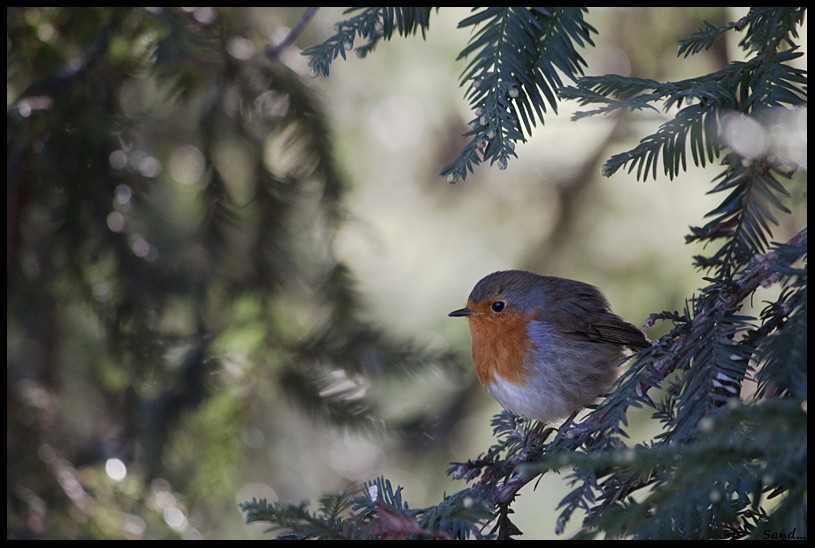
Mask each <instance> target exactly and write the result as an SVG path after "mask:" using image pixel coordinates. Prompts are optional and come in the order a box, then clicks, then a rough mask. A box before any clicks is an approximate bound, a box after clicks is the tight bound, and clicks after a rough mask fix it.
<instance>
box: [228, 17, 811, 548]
mask: <svg viewBox="0 0 815 548" xmlns="http://www.w3.org/2000/svg"><path fill="white" fill-rule="evenodd" d="M366 13H370V12H366ZM804 15H805V9H804V8H753V9H751V10H750V11H749V12H748V13H747V15H745V17H744V18H742V19H740V20H739V21H737V22H734V23H729V24H726V25H722V26H718V25H713V24H711V23H704V27H703V28H702V29H701V30H699V31H698V32H696V33H694V34H693V35H692V36H690V37H689V38H688V39H687V40H683V41H682V42H681V43H680V44H679V47H678V54H679V56H682V57H687V56H689V55H693V54H696V53H699V52H701V51H704V50H706V49H708V48H710V47H711V46H712V45H713V44H714V42H715V41H716V40H719V39H721V37H722V36H723V35H725V34H726V33H731V32H743V33H744V38H743V39H742V40H741V42H740V46H741V47H742V48H743V50H744V51H745V52H746V53H747V55H748V57H749V58H748V59H747V61H745V62H733V63H730V64H728V65H726V66H724V67H723V68H722V69H720V70H718V71H716V72H714V73H711V74H708V75H703V76H700V77H697V78H692V79H688V80H683V81H679V82H666V83H660V82H656V81H652V80H647V79H642V78H632V77H623V76H617V75H608V76H598V77H584V78H576V77H577V76H578V75H579V73H580V72H581V70H580V67H581V65H583V61H582V59H581V58H580V56H579V55H578V54H577V52H576V50H575V48H574V47H573V44H577V45H580V46H583V45H585V44H586V43H588V44H591V40H590V38H589V34H590V32H591V31H592V30H593V29H592V28H591V27H590V26H589V25H588V24H587V23H584V22H583V20H582V17H583V11H582V10H580V9H577V8H574V9H561V10H559V9H526V8H475V9H474V15H472V16H471V17H468V18H466V19H464V20H463V21H462V22H461V23H460V26H463V27H469V26H473V27H475V28H476V29H477V30H475V31H474V34H473V37H472V38H471V41H470V43H469V44H468V46H467V47H466V48H465V50H464V51H463V52H462V54H461V56H460V57H468V58H469V57H470V56H472V59H471V60H470V62H469V64H468V66H467V68H466V69H465V71H464V73H463V76H462V84H463V85H468V86H469V87H468V92H467V97H468V99H469V100H470V102H471V105H472V106H473V108H474V109H479V110H476V117H475V118H474V120H473V124H472V126H471V130H470V131H469V132H468V133H467V135H468V136H471V137H472V140H471V141H470V142H469V143H468V144H467V145H466V146H465V148H464V150H463V152H462V153H461V155H460V156H459V158H458V159H457V160H456V161H455V162H454V163H453V164H451V166H450V167H448V168H445V171H444V172H443V173H445V174H450V175H451V180H455V179H456V178H464V176H465V175H466V173H467V171H468V170H469V171H471V170H472V167H473V166H474V165H476V164H477V163H479V162H480V161H483V160H485V159H487V158H489V159H490V160H491V162H496V161H497V162H498V163H499V166H501V165H504V164H505V163H506V160H507V159H508V157H509V156H510V155H514V154H515V152H514V148H513V147H511V146H510V145H511V144H512V143H514V142H517V141H520V140H523V138H524V132H526V133H527V134H528V133H529V132H530V131H531V129H532V127H533V126H534V124H535V120H540V121H542V120H543V114H544V113H545V112H547V108H552V109H553V110H554V109H555V106H556V102H557V101H556V98H555V93H557V94H559V95H560V96H561V97H562V98H566V99H571V100H576V101H578V102H579V104H581V105H583V106H588V105H599V106H597V108H595V109H594V110H592V111H588V112H583V113H580V114H579V115H578V116H576V118H581V117H584V116H588V115H595V114H606V113H610V112H612V111H616V110H619V109H627V110H641V109H654V110H659V109H660V108H662V109H664V110H665V111H667V112H671V111H672V110H675V109H678V110H676V111H675V113H673V114H672V117H671V119H670V120H668V121H667V122H665V123H664V124H663V125H662V126H661V127H660V128H659V129H658V130H657V131H656V132H655V133H653V134H651V135H648V136H646V137H644V138H643V139H642V141H641V142H640V144H639V145H638V146H636V147H635V148H633V149H632V150H629V151H626V152H622V153H619V154H616V155H615V156H613V157H612V158H611V159H610V160H609V161H608V162H607V163H606V165H605V166H604V168H603V173H604V174H606V175H610V174H612V173H614V172H616V171H617V170H619V169H620V168H622V167H626V166H627V167H628V170H629V172H633V171H634V170H635V169H636V176H637V178H638V179H641V180H646V179H647V178H648V177H649V176H650V177H652V178H656V177H657V174H658V170H659V165H660V159H661V165H662V172H663V173H664V174H665V175H667V176H668V177H669V178H671V179H672V178H674V177H678V176H679V175H680V174H681V173H682V172H683V171H685V170H686V169H687V164H688V159H687V150H688V148H689V149H690V151H691V154H690V156H691V160H692V162H693V164H694V165H697V166H704V165H706V164H709V163H713V162H716V161H721V163H722V164H723V166H724V167H723V170H722V171H721V173H720V174H719V175H718V176H716V177H715V178H714V179H713V181H712V189H711V191H710V192H711V193H722V192H724V193H726V195H725V197H724V198H723V199H722V201H721V204H720V205H719V207H717V208H716V209H714V210H713V211H711V212H710V213H709V214H708V217H709V218H711V220H710V221H708V223H707V224H705V225H704V226H702V227H694V228H692V229H691V234H690V235H689V236H688V241H700V242H703V243H705V244H707V246H708V248H709V249H711V253H710V254H709V255H707V256H698V257H696V258H695V264H696V266H697V267H698V268H699V269H700V270H701V271H703V272H705V273H706V275H707V277H706V278H705V281H706V283H707V285H706V286H705V287H703V288H702V289H701V290H700V293H699V294H698V295H696V296H693V297H691V298H688V299H687V302H686V306H685V308H684V310H682V311H666V312H662V313H659V314H654V315H653V316H652V319H651V321H652V322H657V321H668V322H670V323H671V325H672V329H671V330H670V332H669V333H668V334H666V335H665V336H663V337H661V338H660V339H659V340H657V341H655V343H654V345H653V346H652V347H651V348H648V349H646V350H643V351H641V352H639V353H637V354H636V355H635V356H633V357H632V358H631V361H630V364H629V367H628V369H627V371H626V372H625V373H624V374H623V375H622V376H621V377H620V379H619V380H618V382H617V384H616V386H615V387H614V389H613V390H612V391H611V392H610V393H609V394H608V396H607V397H606V398H605V399H604V400H603V402H602V403H601V404H600V405H599V406H598V407H597V408H596V409H594V410H592V411H591V412H590V413H588V414H587V415H585V416H583V417H582V418H579V419H575V420H569V421H567V422H566V423H565V424H563V425H562V426H561V427H560V428H559V430H558V431H557V433H556V434H555V435H554V437H553V438H552V439H551V441H548V440H549V438H550V437H552V435H553V434H554V429H551V428H544V427H543V426H544V425H535V424H530V423H528V422H525V421H520V420H519V419H517V418H516V417H513V416H512V415H511V414H509V413H508V412H504V413H502V414H499V415H497V416H496V417H495V419H494V422H493V426H494V429H495V435H496V443H495V444H494V445H493V446H492V447H491V448H489V449H488V450H487V451H486V452H485V453H483V454H481V455H479V456H478V457H477V458H475V459H472V460H469V461H467V462H461V463H456V464H454V466H453V467H452V468H451V469H450V470H449V474H450V475H451V476H452V477H454V478H456V479H463V480H465V481H467V482H471V485H470V486H468V487H465V488H463V489H462V490H461V491H459V492H457V493H455V494H453V495H450V496H447V497H445V499H444V500H443V501H442V502H441V503H440V504H439V505H438V506H437V507H434V508H429V509H422V510H420V511H411V510H409V509H408V506H407V503H405V502H404V501H403V499H402V497H401V489H400V488H397V489H396V490H395V491H394V490H393V489H392V488H391V486H390V484H389V483H388V482H387V481H386V480H383V479H381V478H380V479H378V480H376V482H375V483H374V484H370V485H368V486H366V487H365V488H364V489H363V494H362V495H361V497H360V498H357V499H356V500H357V501H358V502H357V505H356V506H350V505H346V506H345V510H346V511H347V513H346V516H348V517H346V518H344V520H341V521H340V522H338V523H337V526H336V527H333V528H332V527H329V529H330V531H327V532H326V531H324V530H323V529H322V528H323V527H325V526H328V525H329V521H330V520H332V519H335V518H336V515H335V514H334V513H333V510H330V509H333V508H336V507H337V506H338V504H339V501H346V500H348V499H347V498H342V497H345V496H346V495H341V496H337V497H336V498H333V499H328V502H329V504H326V501H324V503H323V505H322V507H321V509H320V510H319V511H318V512H317V514H308V513H307V512H306V510H305V507H303V506H290V505H285V504H281V503H275V504H274V505H268V504H267V503H265V502H264V501H252V502H247V503H244V504H243V509H244V511H245V512H246V513H247V516H248V517H249V519H251V520H253V521H254V520H261V521H267V522H270V523H272V525H273V527H275V528H279V529H284V530H288V531H291V533H289V534H292V535H295V536H296V537H297V538H327V537H331V536H339V537H341V538H425V537H433V538H448V537H449V538H470V537H476V538H497V539H505V538H512V537H514V536H517V535H519V534H521V531H520V530H519V529H518V528H517V527H516V526H515V524H513V522H512V520H511V519H510V516H511V514H512V508H511V506H512V504H513V502H514V499H515V495H516V494H517V492H518V490H519V489H520V488H521V487H522V486H523V485H526V484H527V483H529V482H531V481H533V480H535V479H536V478H538V477H539V476H540V474H543V473H547V472H550V471H556V470H566V471H567V472H568V482H569V484H570V486H571V488H572V490H571V492H570V493H569V494H568V495H567V496H566V497H565V498H564V499H563V500H562V501H561V502H560V505H559V510H560V519H559V522H558V531H563V529H564V527H565V526H566V524H567V523H568V522H569V521H570V520H571V519H574V518H575V517H576V515H577V513H578V512H582V513H584V514H585V517H584V518H583V526H582V528H581V529H580V532H579V533H578V534H577V538H598V537H600V538H602V537H605V538H638V539H739V538H753V539H760V538H766V535H767V534H768V532H770V533H772V534H776V535H777V534H786V533H788V532H792V531H795V532H796V535H798V536H799V537H801V536H802V537H806V531H807V467H806V458H807V430H806V427H807V389H806V379H807V370H806V367H807V359H806V354H807V336H806V325H807V323H806V319H807V298H806V296H807V281H806V280H807V276H806V266H805V265H806V253H807V229H806V228H803V229H801V230H800V232H798V234H797V235H796V236H795V237H793V238H792V239H790V240H789V241H786V242H777V241H773V240H772V237H773V227H774V226H775V225H777V224H778V223H779V222H780V221H779V219H783V218H784V217H785V216H787V215H789V214H790V213H791V210H790V207H794V206H796V205H797V204H791V203H790V200H789V195H790V191H789V186H790V184H791V183H788V181H789V180H790V177H791V176H792V175H793V174H794V173H795V172H798V171H801V170H802V169H803V170H805V166H800V165H794V164H793V165H791V164H790V163H789V161H787V160H785V159H784V158H782V157H780V155H777V154H776V153H775V151H773V150H769V151H768V150H761V151H759V152H758V153H755V154H749V153H746V152H744V151H741V149H740V148H739V143H738V142H737V141H735V142H734V141H728V140H727V139H726V138H725V136H724V133H725V131H724V130H723V127H724V126H725V124H726V123H727V120H726V118H727V117H728V116H735V117H736V118H735V119H736V120H744V119H749V120H752V121H754V122H755V123H758V124H762V123H763V124H765V126H764V127H765V128H769V125H770V124H771V122H768V120H771V119H772V118H771V117H772V116H775V115H778V113H779V112H782V111H783V113H788V112H793V113H794V112H796V109H805V108H806V71H805V70H801V69H799V68H796V67H794V66H792V65H791V64H790V63H791V62H792V61H793V60H795V59H797V58H799V57H801V56H802V55H803V53H802V52H800V51H798V48H797V46H796V45H795V43H794V39H795V38H796V37H797V36H798V27H799V26H800V25H802V24H803V19H804ZM380 16H381V18H382V19H381V20H387V18H388V17H392V15H384V14H381V15H380ZM381 20H380V22H381ZM364 24H365V25H370V24H371V22H370V20H366V21H365V22H364ZM354 26H357V30H356V31H354V30H353V28H352V27H354ZM338 28H340V29H342V32H344V33H345V34H346V35H352V34H353V33H354V32H357V33H359V34H361V35H363V36H365V35H367V34H366V33H367V32H368V31H366V30H364V28H366V27H363V24H362V23H360V22H354V20H353V19H351V20H348V21H345V22H343V23H340V25H339V27H338ZM335 42H336V37H335V38H332V39H329V41H328V42H326V44H329V45H330V44H334V43H335ZM321 48H327V46H318V47H316V48H314V49H312V50H309V51H308V52H307V54H309V55H312V63H321V62H324V61H321V59H325V58H326V55H325V54H321V53H320V52H321V51H323V50H322V49H321ZM328 49H330V48H328ZM321 55H322V57H321ZM333 57H336V55H333ZM333 57H332V58H333ZM544 59H546V61H544ZM547 63H551V65H550V64H547ZM318 66H321V67H322V66H324V65H318ZM555 69H557V70H559V71H561V72H562V73H563V75H565V76H566V77H568V78H570V79H576V81H575V85H574V86H571V87H564V86H563V84H562V83H561V81H560V79H559V77H557V76H556V75H555ZM323 72H324V73H326V74H327V68H326V70H324V71H323ZM513 89H514V90H515V92H512V93H510V91H511V90H513ZM762 288H763V289H766V288H775V289H776V290H777V296H775V297H771V298H770V300H768V301H767V302H766V306H765V308H764V310H763V311H762V312H761V314H760V316H759V317H758V318H756V317H752V316H750V315H747V314H745V313H743V312H742V310H743V308H744V305H745V303H746V302H748V301H750V300H752V299H754V298H755V296H756V294H757V291H759V290H760V289H762ZM748 381H751V382H752V381H755V383H756V389H755V391H754V392H753V393H752V394H751V393H749V391H747V390H745V387H744V385H745V383H746V382H748ZM657 392H658V395H657ZM632 408H649V409H651V410H652V413H653V417H654V418H655V419H657V420H658V421H659V422H660V423H661V425H662V431H661V433H660V434H659V435H657V436H655V437H654V438H653V439H651V440H649V441H647V442H644V443H638V444H634V445H630V444H629V443H627V441H626V439H627V433H626V430H627V425H628V422H627V413H628V411H629V410H630V409H632ZM373 485H376V489H373V488H372V486H373ZM366 496H367V497H368V498H367V499H366V498H365V497H366ZM374 499H375V500H374ZM361 500H365V501H366V502H365V503H362V502H359V501H361ZM464 502H466V504H464ZM462 504H463V506H465V507H469V508H477V509H478V510H479V512H478V513H477V514H474V515H469V516H467V515H464V514H460V513H459V512H460V510H461V509H462ZM484 510H486V511H487V513H486V514H484V513H483V511H484ZM428 515H434V516H437V517H436V518H434V520H432V521H431V522H428V521H426V520H424V519H423V518H424V517H426V516H428ZM296 520H301V521H300V522H296ZM349 522H350V523H352V526H351V527H350V528H348V527H347V525H348V524H349ZM383 524H387V525H383ZM775 538H777V537H775Z"/></svg>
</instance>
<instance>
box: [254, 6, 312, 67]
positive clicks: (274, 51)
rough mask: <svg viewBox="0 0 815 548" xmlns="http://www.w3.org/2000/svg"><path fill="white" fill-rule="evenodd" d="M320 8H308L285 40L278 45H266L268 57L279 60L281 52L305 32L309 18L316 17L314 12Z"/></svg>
mask: <svg viewBox="0 0 815 548" xmlns="http://www.w3.org/2000/svg"><path fill="white" fill-rule="evenodd" d="M318 9H320V8H306V11H305V12H304V13H303V16H302V17H301V18H300V20H299V21H298V22H297V24H296V25H294V27H292V29H291V30H290V31H289V34H287V35H286V37H285V38H283V40H281V41H280V43H279V44H277V45H276V46H266V57H268V58H269V59H274V60H277V59H279V58H280V54H281V53H283V50H284V49H286V48H287V47H289V46H290V45H291V44H292V42H294V41H295V40H296V39H297V37H298V36H299V35H300V33H301V32H303V29H304V28H305V27H306V23H308V22H309V19H311V18H312V17H314V14H315V13H317V10H318Z"/></svg>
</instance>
